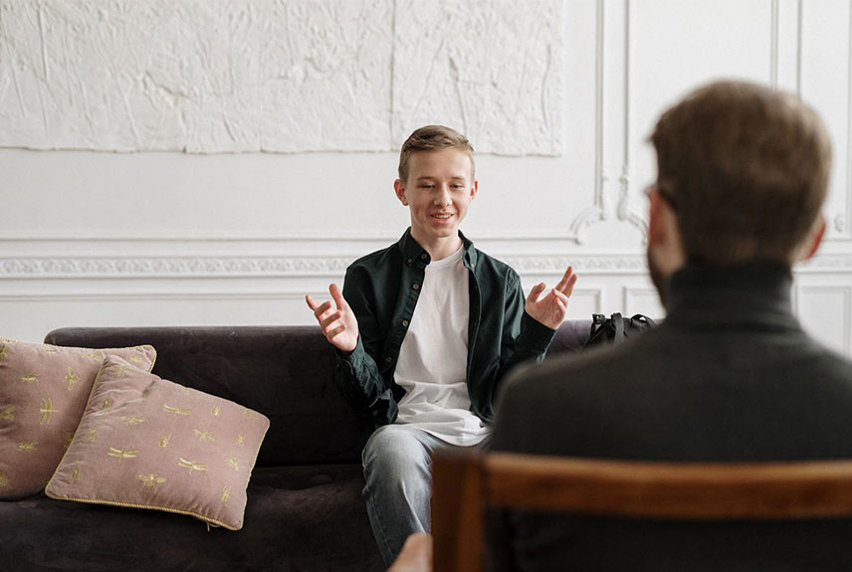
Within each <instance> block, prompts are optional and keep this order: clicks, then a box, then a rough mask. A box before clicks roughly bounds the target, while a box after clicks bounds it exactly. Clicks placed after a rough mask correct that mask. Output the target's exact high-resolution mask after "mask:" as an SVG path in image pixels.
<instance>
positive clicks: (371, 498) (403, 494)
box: [361, 425, 487, 566]
mask: <svg viewBox="0 0 852 572" xmlns="http://www.w3.org/2000/svg"><path fill="white" fill-rule="evenodd" d="M486 441H487V439H486V440H485V441H483V442H482V443H480V444H479V445H477V446H478V447H481V446H483V445H484V444H485V442H486ZM443 447H455V445H450V444H449V443H447V442H445V441H442V440H441V439H438V438H437V437H434V436H432V435H430V434H429V433H427V432H426V431H422V430H420V429H416V428H414V427H411V426H410V425H384V426H382V427H379V428H378V429H376V430H375V431H374V432H373V434H372V435H371V436H370V438H369V440H368V441H367V444H366V445H365V446H364V451H363V453H362V455H361V462H362V464H363V466H364V479H365V480H366V481H367V485H366V486H365V487H364V491H363V496H364V501H365V502H366V504H367V516H369V518H370V526H371V527H372V528H373V535H374V536H375V537H376V543H377V544H378V546H379V551H380V552H381V553H382V558H384V560H385V564H387V565H388V566H390V564H391V563H392V562H393V561H394V559H395V558H396V556H397V555H398V554H399V551H400V550H402V545H403V543H404V542H405V539H406V538H408V535H409V534H412V533H414V532H429V531H430V528H431V527H430V522H431V519H430V514H429V502H430V499H431V497H432V471H431V464H432V461H431V458H430V455H431V453H432V451H434V450H435V449H440V448H443Z"/></svg>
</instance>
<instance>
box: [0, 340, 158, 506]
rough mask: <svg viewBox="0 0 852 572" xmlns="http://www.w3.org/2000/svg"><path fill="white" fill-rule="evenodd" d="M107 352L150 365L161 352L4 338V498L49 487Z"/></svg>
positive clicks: (0, 401)
mask: <svg viewBox="0 0 852 572" xmlns="http://www.w3.org/2000/svg"><path fill="white" fill-rule="evenodd" d="M107 355H116V356H121V357H123V358H124V359H126V360H130V362H131V363H133V364H134V365H136V366H138V367H142V368H145V369H148V370H150V369H151V368H152V367H153V366H154V359H155V357H156V352H155V351H154V348H153V347H151V346H138V347H134V348H108V349H102V350H96V349H89V348H66V347H60V346H51V345H47V344H37V343H32V342H19V341H15V340H10V339H7V338H0V499H10V498H17V497H23V496H28V495H33V494H36V493H38V492H40V491H41V490H42V489H44V486H45V485H46V484H47V481H48V479H50V475H52V474H53V471H54V470H56V466H57V465H58V464H59V461H60V460H61V459H62V454H63V453H64V452H65V449H66V448H67V447H68V444H69V443H70V442H71V437H72V436H73V435H74V430H75V429H77V423H79V422H80V417H81V416H82V415H83V409H84V408H85V407H86V401H87V400H88V398H89V391H91V389H92V383H93V382H94V381H95V376H96V375H97V373H98V370H99V369H100V367H101V362H103V359H104V356H107Z"/></svg>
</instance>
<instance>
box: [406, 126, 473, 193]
mask: <svg viewBox="0 0 852 572" xmlns="http://www.w3.org/2000/svg"><path fill="white" fill-rule="evenodd" d="M450 147H455V148H458V149H460V150H462V151H464V152H465V153H466V154H467V156H468V157H470V168H471V175H473V174H474V171H475V167H474V163H473V145H471V144H470V141H468V140H467V137H465V136H464V135H462V134H461V133H459V132H458V131H456V130H455V129H452V128H450V127H445V126H443V125H426V126H424V127H421V128H419V129H416V130H414V132H413V133H411V135H409V136H408V139H406V140H405V143H403V144H402V149H400V152H399V167H398V168H397V171H398V173H399V178H400V180H401V181H403V182H405V181H406V180H407V179H408V162H409V161H410V160H411V156H412V155H413V154H415V153H419V152H421V151H435V150H437V149H447V148H450Z"/></svg>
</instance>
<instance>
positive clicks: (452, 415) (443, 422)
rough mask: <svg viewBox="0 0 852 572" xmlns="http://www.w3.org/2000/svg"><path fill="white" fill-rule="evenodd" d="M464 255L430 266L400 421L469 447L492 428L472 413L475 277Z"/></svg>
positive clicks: (407, 363) (414, 325)
mask: <svg viewBox="0 0 852 572" xmlns="http://www.w3.org/2000/svg"><path fill="white" fill-rule="evenodd" d="M463 256H464V249H463V248H459V249H458V250H457V251H456V252H455V253H454V254H452V255H450V256H448V257H447V258H444V259H443V260H438V261H437V262H432V263H430V264H429V265H428V266H427V267H426V271H425V276H424V278H423V284H422V285H421V287H420V296H419V297H418V298H417V305H416V306H415V308H414V314H413V316H412V317H411V320H410V324H409V327H408V331H407V332H406V334H405V338H404V339H403V340H402V345H401V346H400V349H399V359H398V360H397V365H396V370H395V372H394V380H395V381H396V382H397V383H398V384H399V385H400V386H402V388H403V389H405V390H406V394H405V395H404V396H403V398H402V400H401V401H400V402H399V414H398V415H397V418H396V423H405V424H408V425H412V426H415V427H418V428H420V429H423V430H424V431H427V432H428V433H431V434H432V435H434V436H435V437H438V438H439V439H442V440H444V441H446V442H447V443H450V444H453V445H463V446H465V445H476V444H477V443H479V442H480V441H482V440H483V439H484V438H485V437H486V435H487V434H488V428H487V427H486V426H485V425H484V424H483V422H482V420H481V419H480V418H479V417H477V416H476V415H474V414H473V413H472V412H471V411H470V395H469V394H468V391H467V343H468V321H469V318H470V295H469V292H468V283H469V281H470V274H469V272H468V270H467V268H465V266H464V261H463Z"/></svg>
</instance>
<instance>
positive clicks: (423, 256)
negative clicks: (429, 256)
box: [420, 252, 426, 260]
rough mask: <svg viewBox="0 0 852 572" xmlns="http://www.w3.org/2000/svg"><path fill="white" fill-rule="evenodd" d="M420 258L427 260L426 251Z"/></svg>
mask: <svg viewBox="0 0 852 572" xmlns="http://www.w3.org/2000/svg"><path fill="white" fill-rule="evenodd" d="M420 258H421V259H422V260H426V253H425V252H424V253H423V254H421V255H420Z"/></svg>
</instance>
